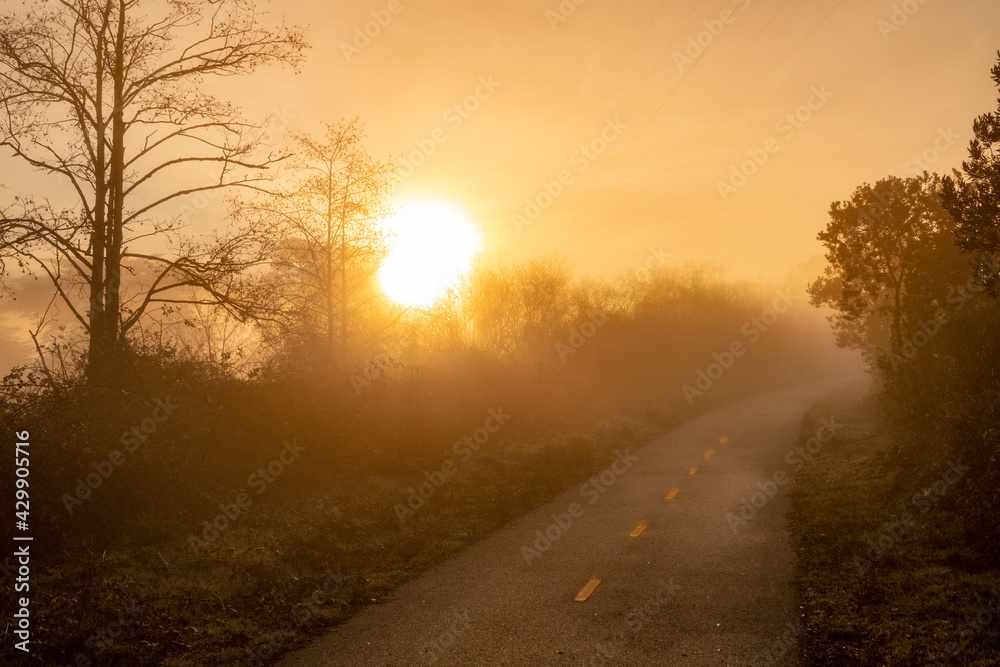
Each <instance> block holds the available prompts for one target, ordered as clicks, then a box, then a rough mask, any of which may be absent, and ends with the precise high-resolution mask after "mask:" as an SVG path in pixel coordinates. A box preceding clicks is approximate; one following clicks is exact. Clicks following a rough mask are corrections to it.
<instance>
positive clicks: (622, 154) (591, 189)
mask: <svg viewBox="0 0 1000 667" xmlns="http://www.w3.org/2000/svg"><path fill="white" fill-rule="evenodd" d="M789 2H791V0H786V2H785V4H784V5H782V6H781V7H780V8H779V9H778V11H777V12H775V13H774V14H773V15H772V16H771V18H770V19H769V20H768V22H767V23H766V24H764V27H762V28H761V29H760V30H759V31H758V32H757V34H756V35H755V36H754V38H753V39H752V40H750V42H749V43H748V44H747V45H746V46H745V47H744V48H743V50H742V51H741V52H740V53H739V54H738V55H737V56H736V58H735V59H734V60H733V61H732V62H731V63H730V64H729V66H728V67H726V69H725V71H724V72H723V73H722V75H720V76H719V78H718V79H716V81H715V83H713V84H712V85H711V86H710V87H709V88H708V90H706V91H705V93H704V94H703V95H702V96H701V98H699V99H698V101H697V102H695V104H694V106H692V107H691V108H690V109H689V110H688V112H687V113H686V114H685V115H684V116H683V117H682V118H681V119H680V120H679V121H678V122H677V123H675V124H674V126H673V127H672V128H671V130H670V131H673V129H674V128H676V127H677V125H679V124H680V123H681V121H683V120H684V118H686V117H687V116H688V115H689V114H690V113H691V111H693V110H694V108H695V107H697V105H698V104H699V103H701V101H702V100H703V99H704V98H705V97H706V96H707V95H708V93H709V92H711V90H712V88H714V87H715V86H716V84H718V83H719V81H721V80H722V78H723V77H724V76H725V75H726V74H727V73H728V72H729V70H730V69H732V68H733V66H734V65H736V63H737V62H739V60H740V58H742V57H743V54H744V53H746V52H747V50H748V49H749V48H750V47H751V46H753V44H754V43H755V42H756V41H757V40H758V39H759V38H760V37H761V35H763V34H764V31H765V30H767V28H768V27H769V26H770V25H771V23H773V22H774V20H775V19H776V18H777V16H778V14H780V13H781V12H782V10H784V8H785V7H786V6H788V4H789ZM697 65H698V63H695V64H694V65H693V66H692V67H691V68H690V69H689V70H688V71H687V72H686V73H685V74H684V75H683V76H682V77H681V79H680V81H678V82H677V84H676V85H675V86H674V88H673V90H671V92H670V95H668V96H667V98H666V99H664V100H663V102H662V103H661V104H660V106H658V107H657V108H656V111H654V112H653V114H652V115H651V116H650V117H649V119H648V120H647V121H646V122H645V124H643V126H642V127H641V128H640V129H639V132H638V134H636V135H635V136H634V137H632V141H630V142H629V144H628V146H626V147H625V150H623V151H622V152H620V153H619V154H618V155H616V156H615V159H614V160H613V161H612V163H611V164H610V165H609V166H608V167H607V168H606V169H605V170H604V171H603V172H602V173H601V175H600V177H598V179H597V180H596V181H595V182H594V183H593V185H591V186H590V187H589V188H588V189H587V191H586V192H585V193H584V195H583V197H582V198H581V199H580V200H579V201H578V202H577V205H576V206H575V207H574V208H573V211H572V212H573V213H575V212H576V211H577V209H578V208H579V207H580V206H581V205H583V203H584V202H586V201H587V199H588V198H589V197H590V195H591V194H593V193H594V191H595V190H597V189H598V188H599V187H600V185H601V184H602V183H603V182H604V180H605V179H606V178H607V177H608V174H610V173H611V172H612V171H613V170H614V168H615V167H616V166H618V163H619V162H621V161H622V159H623V158H624V157H625V155H626V154H627V153H628V152H629V150H631V148H632V146H634V145H635V143H636V142H637V141H638V140H639V137H641V136H642V134H643V132H645V131H646V129H647V128H648V127H649V126H650V125H651V124H652V122H653V120H654V119H655V118H656V116H658V115H659V113H660V111H662V110H663V107H664V106H666V104H667V102H668V101H670V97H671V96H672V95H673V92H674V91H676V90H677V88H678V87H680V85H681V84H682V83H683V82H684V79H686V78H687V76H688V74H690V73H691V72H693V71H694V68H695V67H697ZM668 134H669V132H668ZM660 141H661V142H662V139H661V140H660ZM657 145H659V143H657ZM648 156H649V154H648V153H647V154H646V155H644V156H643V158H642V160H645V159H646V157H648ZM642 160H640V163H641V162H642Z"/></svg>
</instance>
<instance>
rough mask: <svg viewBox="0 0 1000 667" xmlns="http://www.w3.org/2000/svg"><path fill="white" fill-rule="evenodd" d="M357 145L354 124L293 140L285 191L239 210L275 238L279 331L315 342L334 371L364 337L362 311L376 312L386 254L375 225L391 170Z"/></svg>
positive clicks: (384, 237) (359, 136) (382, 214)
mask: <svg viewBox="0 0 1000 667" xmlns="http://www.w3.org/2000/svg"><path fill="white" fill-rule="evenodd" d="M363 139H364V130H363V127H362V125H361V124H360V123H359V122H358V120H357V119H356V118H355V119H353V120H350V121H341V122H338V123H335V124H327V125H325V132H324V134H323V136H322V137H321V138H318V139H317V138H314V137H310V136H307V135H304V134H297V135H294V137H293V150H294V153H295V157H294V158H293V159H292V160H290V161H289V163H288V167H289V169H288V173H287V174H286V178H283V179H282V182H283V183H285V184H286V185H284V186H282V187H281V188H280V189H279V190H280V191H279V192H277V193H275V194H270V195H262V196H258V197H255V198H254V199H252V200H251V201H248V202H246V203H244V205H243V206H242V208H241V216H242V217H243V218H247V219H248V220H249V221H250V222H251V224H255V225H256V224H260V223H261V222H267V223H268V224H271V225H274V226H275V227H276V228H277V230H278V233H277V236H278V237H279V238H281V239H283V241H282V244H281V246H280V247H278V248H277V249H276V252H275V261H274V263H275V265H276V267H277V268H278V274H279V278H278V281H277V282H278V288H277V289H276V290H275V293H276V294H277V296H278V299H279V303H278V304H277V305H276V306H275V309H276V310H280V311H281V312H282V313H283V314H284V316H285V318H284V320H285V321H284V327H285V329H284V331H285V333H291V334H293V335H294V336H295V337H296V338H297V339H298V340H299V341H308V340H309V339H315V338H318V339H319V340H320V341H321V348H320V349H321V357H323V358H324V359H325V360H327V361H331V362H336V363H340V364H341V365H343V363H344V362H346V360H347V357H348V355H349V354H350V353H351V351H352V349H353V348H354V347H356V346H358V345H362V344H364V343H365V342H367V339H368V338H370V335H371V333H372V332H367V333H366V332H365V331H364V329H365V328H366V324H367V325H370V324H372V321H371V320H372V319H373V318H372V317H368V316H366V313H367V315H371V314H372V313H373V312H376V311H378V308H377V307H376V306H377V302H378V301H379V299H380V298H381V293H380V291H379V290H378V288H377V285H376V284H375V280H374V279H375V275H376V272H377V271H378V269H379V268H380V266H381V265H382V262H383V260H384V259H385V257H386V255H387V254H388V232H387V231H386V229H385V227H384V226H383V225H382V224H381V222H382V220H384V219H385V218H386V217H388V215H389V214H390V213H391V208H390V207H389V203H388V200H389V196H390V194H391V189H392V184H393V183H394V179H393V176H392V172H393V167H394V165H393V163H392V161H390V160H386V161H379V160H376V159H374V158H372V156H370V155H369V154H368V153H367V152H366V151H365V149H364V147H363V146H362V141H363Z"/></svg>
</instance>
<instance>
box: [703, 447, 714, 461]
mask: <svg viewBox="0 0 1000 667" xmlns="http://www.w3.org/2000/svg"><path fill="white" fill-rule="evenodd" d="M713 456H715V450H714V449H706V450H705V458H706V459H710V458H712V457H713Z"/></svg>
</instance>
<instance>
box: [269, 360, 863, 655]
mask: <svg viewBox="0 0 1000 667" xmlns="http://www.w3.org/2000/svg"><path fill="white" fill-rule="evenodd" d="M845 382H846V380H845V379H839V380H827V381H821V382H814V383H809V384H806V385H802V386H799V387H795V388H792V389H788V390H783V391H780V392H776V393H771V394H767V395H764V396H759V397H756V398H753V399H750V400H746V401H742V402H740V403H737V404H735V405H731V406H729V407H726V408H722V409H720V410H716V411H714V412H712V413H710V414H707V415H705V416H703V417H700V418H698V419H696V420H694V421H691V422H689V423H687V424H685V425H683V426H681V427H680V428H678V429H676V430H674V431H672V432H670V433H668V434H667V435H665V436H662V437H660V438H658V439H657V440H655V441H653V442H652V443H650V444H648V445H646V446H645V447H643V448H641V449H639V450H635V451H631V452H628V454H627V455H625V456H623V457H622V458H620V459H618V461H616V462H615V463H614V464H612V462H611V461H609V462H608V464H609V468H608V469H607V471H605V472H604V473H602V474H601V475H599V476H598V478H597V479H596V480H595V481H592V482H588V483H587V484H585V485H578V486H577V487H576V488H575V489H573V490H572V491H569V492H567V493H565V494H563V495H561V496H559V497H557V498H556V499H555V500H553V501H552V502H550V503H548V504H546V505H545V506H543V507H540V508H538V509H537V510H535V511H533V512H531V513H529V514H527V515H525V516H523V517H521V518H520V519H519V520H517V521H516V522H514V523H513V524H511V525H509V526H507V527H505V528H503V529H501V530H499V531H497V532H496V533H494V534H493V535H491V536H490V537H488V538H487V539H485V540H482V541H481V542H478V543H476V544H474V545H473V546H471V547H470V548H468V549H466V550H465V551H463V552H461V553H460V554H458V555H456V556H455V557H453V558H451V559H450V560H448V561H446V562H445V563H443V564H441V565H440V566H438V567H436V568H434V569H432V570H430V571H428V572H426V573H424V574H422V575H421V576H419V577H418V578H416V579H414V580H413V581H411V582H409V583H407V584H405V585H403V586H401V587H400V588H399V589H398V590H397V591H396V592H395V594H394V595H393V596H392V598H391V599H390V600H389V601H387V602H385V603H384V604H379V605H373V606H370V607H365V608H363V609H361V610H359V611H358V613H357V614H356V615H355V616H354V617H353V618H352V619H351V620H350V621H349V622H347V623H345V624H344V625H341V626H339V627H337V628H335V629H333V630H331V631H330V632H329V633H328V634H327V635H325V636H324V637H322V638H320V639H319V640H317V641H316V642H315V643H314V644H312V645H311V646H309V647H306V648H305V649H302V650H299V651H297V652H295V653H291V654H289V655H287V656H285V657H284V659H283V660H282V661H281V662H280V663H279V664H280V665H284V666H286V667H320V666H332V665H338V666H342V665H343V666H350V667H354V666H359V667H360V666H365V667H372V666H376V665H392V666H395V665H407V666H410V665H431V664H437V665H459V666H463V667H464V666H469V667H472V666H478V665H543V666H544V665H574V666H577V665H605V664H607V665H611V664H614V665H752V664H760V665H769V664H774V665H778V664H780V665H790V664H795V661H794V655H795V650H794V648H792V649H791V650H788V651H787V652H786V651H782V650H781V646H782V644H781V642H782V638H783V637H791V636H792V632H791V630H792V629H793V628H794V627H795V624H796V622H797V620H798V618H799V610H798V603H797V596H796V591H795V587H794V573H795V556H794V553H793V550H792V546H791V544H790V535H789V532H788V526H787V522H786V513H787V510H788V502H789V501H788V499H787V497H786V494H785V492H787V490H788V489H789V485H788V484H784V485H782V486H780V487H779V488H780V491H779V493H777V494H776V495H775V496H774V497H772V498H769V499H767V503H766V504H765V505H764V506H763V507H762V508H761V509H759V510H758V511H757V514H756V516H754V517H753V518H751V520H750V521H748V522H747V523H746V524H745V525H736V524H735V523H734V524H733V525H732V526H731V525H730V522H727V515H729V514H733V515H737V514H738V512H739V509H740V507H741V500H742V499H746V500H747V502H750V501H751V497H752V496H753V494H754V493H755V492H757V491H759V487H758V483H764V482H766V481H767V480H771V479H773V478H774V475H775V473H780V472H785V473H788V474H791V472H792V468H793V466H792V465H789V464H788V463H786V461H785V457H786V454H787V453H788V452H789V450H791V449H792V448H793V447H795V446H797V445H798V435H799V429H800V424H801V418H802V416H803V414H804V413H805V411H806V410H807V409H808V408H809V407H810V406H811V405H812V404H813V403H814V402H816V401H817V400H818V399H819V398H821V397H822V396H823V395H825V394H827V393H828V392H830V391H832V390H834V389H836V388H837V387H839V386H842V385H844V384H845ZM779 478H780V474H779ZM765 486H766V485H765ZM598 487H599V488H598ZM668 496H669V497H670V499H668ZM765 498H767V496H766V495H763V494H762V495H759V496H758V497H757V498H755V499H754V500H756V501H757V503H758V504H761V502H762V501H763V500H764V499H765ZM574 515H575V516H574ZM641 523H644V524H645V525H646V526H647V527H646V528H645V530H644V531H643V532H642V533H641V534H640V535H638V536H637V537H630V533H631V532H633V531H634V530H635V529H637V527H639V525H640V524H641ZM559 524H562V527H560V526H559ZM537 531H541V534H543V535H544V534H545V533H548V535H547V537H540V533H539V532H537ZM529 560H530V562H528V561H529ZM594 579H599V580H600V584H599V585H597V587H596V589H594V590H593V592H592V593H591V594H590V596H589V597H588V598H587V599H586V601H583V602H578V601H575V599H574V598H575V597H577V596H578V594H580V593H581V591H583V589H585V587H586V585H587V584H588V582H591V580H594ZM789 624H790V625H789ZM768 652H770V654H771V655H770V656H769V655H768ZM781 653H787V655H785V656H784V657H780V656H779V657H774V656H775V654H781Z"/></svg>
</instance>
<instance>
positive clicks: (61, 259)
mask: <svg viewBox="0 0 1000 667" xmlns="http://www.w3.org/2000/svg"><path fill="white" fill-rule="evenodd" d="M304 48H305V43H304V42H303V38H302V33H301V31H299V30H297V29H293V28H287V27H278V28H276V29H269V28H266V27H264V26H263V25H262V23H261V15H260V14H259V13H258V11H257V8H256V6H255V5H254V3H253V0H228V1H227V2H220V1H219V0H171V2H167V3H162V2H153V1H152V0H55V1H53V2H49V3H44V4H41V5H39V6H29V8H28V9H26V10H21V11H13V10H12V11H8V12H7V13H5V14H3V15H2V16H0V146H2V147H3V148H5V149H6V150H7V152H8V153H9V155H11V156H12V158H13V159H14V160H15V161H19V162H20V164H22V165H24V166H26V167H28V168H30V169H31V170H33V171H34V172H35V173H39V174H41V175H43V176H47V177H49V178H48V179H46V180H45V183H46V186H45V188H44V190H43V191H45V192H47V193H48V194H49V195H50V196H49V197H45V196H41V197H35V196H18V197H15V198H14V199H13V201H11V202H8V204H7V205H6V206H5V207H2V208H0V261H2V260H4V259H6V260H8V263H9V262H10V261H16V262H17V264H18V265H19V266H20V267H21V268H22V270H24V271H28V272H37V273H39V274H43V275H44V276H46V277H47V278H48V279H49V280H50V281H51V282H52V285H53V288H54V291H55V293H56V295H57V298H58V299H59V300H60V301H61V302H62V304H63V305H64V306H65V307H66V309H68V311H69V313H71V315H72V316H73V317H74V318H75V319H76V320H77V321H78V322H79V323H80V325H82V327H83V329H84V330H85V331H86V333H87V334H88V337H89V350H88V358H87V373H88V377H89V379H90V380H91V381H92V382H93V381H102V380H106V379H107V378H108V377H109V376H110V375H113V369H114V367H115V366H116V365H117V362H118V361H119V360H120V358H121V355H122V353H123V352H124V349H125V346H126V343H127V335H128V333H129V330H130V329H131V328H132V327H133V326H135V325H136V324H137V323H138V322H139V321H140V319H142V318H143V316H144V315H147V314H149V311H150V309H151V308H153V307H155V306H156V304H160V306H161V307H163V306H166V307H177V305H178V304H183V303H210V304H221V305H224V306H225V307H227V308H229V309H230V310H231V311H232V312H233V313H235V314H237V315H238V316H240V317H245V316H247V315H249V314H250V313H251V312H252V310H253V304H254V299H253V298H252V297H247V296H246V295H244V294H242V292H241V290H240V289H239V288H240V281H239V275H240V273H241V271H242V270H243V269H245V268H247V267H248V266H250V265H252V264H254V263H255V262H256V261H257V260H259V259H260V257H259V249H260V242H261V241H262V239H261V238H260V235H259V233H258V230H239V231H236V232H230V233H227V234H225V235H222V236H218V237H216V238H214V239H213V240H211V241H208V242H196V241H193V240H191V239H187V238H184V237H183V236H182V235H181V234H180V233H179V232H180V227H181V220H180V219H179V217H178V216H176V215H171V210H170V209H169V208H168V205H171V204H172V205H173V206H174V207H176V206H178V205H179V203H180V202H181V201H182V198H183V197H185V196H187V195H192V194H194V193H199V192H201V193H204V192H207V191H212V190H220V189H224V188H230V187H234V186H235V187H244V188H257V187H260V183H261V178H262V176H261V174H260V172H259V170H261V169H264V168H266V167H268V166H269V165H271V164H273V163H274V162H275V161H276V160H277V159H279V157H280V156H274V155H264V156H261V155H259V149H260V140H261V137H262V135H263V133H262V132H261V131H260V127H259V126H255V125H252V124H249V123H247V122H245V121H244V120H242V119H241V118H240V115H239V113H238V111H237V109H235V108H234V107H233V105H232V104H231V103H229V102H226V101H224V100H221V99H217V98H216V97H214V96H212V95H210V94H209V93H207V92H205V90H203V89H202V84H203V82H204V80H205V79H206V78H207V77H213V76H233V75H242V74H249V73H251V72H253V71H255V70H257V69H258V68H259V67H261V66H263V65H267V64H272V63H279V64H286V65H292V66H295V65H297V64H298V63H299V62H300V60H301V58H302V51H303V49H304ZM204 167H208V168H209V169H211V170H212V171H214V173H213V174H212V177H211V178H210V179H206V178H204V177H203V178H201V179H198V178H196V177H193V176H192V174H193V173H194V174H200V173H202V172H203V171H204V169H203V168H204ZM165 208H166V209H167V210H166V211H165V210H164V209H165ZM174 210H176V208H175V209H174ZM168 244H169V245H170V246H172V248H171V250H170V251H169V252H166V247H167V246H168ZM142 247H145V248H146V249H145V250H143V249H142ZM4 266H6V265H2V266H0V268H3V267H4ZM123 271H124V272H125V274H126V277H127V278H129V279H128V280H127V281H124V280H123ZM126 282H127V283H128V284H127V285H126V284H125V283H126ZM192 288H194V289H192ZM192 292H193V293H194V294H195V295H196V296H194V297H192V296H191V294H192Z"/></svg>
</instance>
